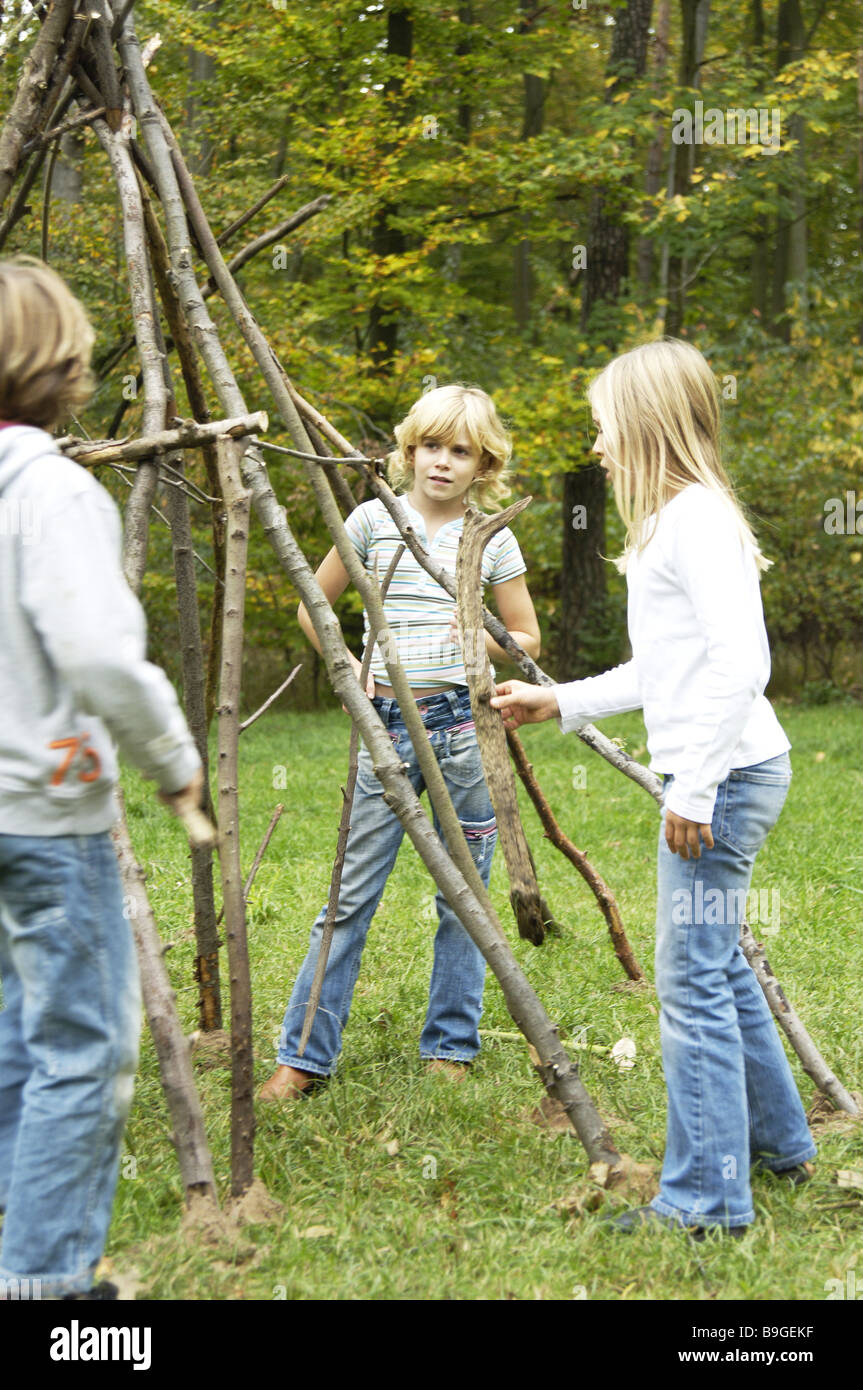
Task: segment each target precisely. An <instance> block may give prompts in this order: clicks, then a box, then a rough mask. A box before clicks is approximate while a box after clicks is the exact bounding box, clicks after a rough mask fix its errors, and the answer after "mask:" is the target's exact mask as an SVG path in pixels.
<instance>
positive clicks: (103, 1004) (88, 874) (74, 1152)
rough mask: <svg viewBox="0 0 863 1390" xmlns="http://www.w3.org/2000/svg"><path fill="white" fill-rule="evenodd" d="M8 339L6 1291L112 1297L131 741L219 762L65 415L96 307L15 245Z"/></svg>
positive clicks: (128, 995)
mask: <svg viewBox="0 0 863 1390" xmlns="http://www.w3.org/2000/svg"><path fill="white" fill-rule="evenodd" d="M0 342H2V344H3V351H2V354H0V710H2V712H3V718H2V720H0V977H2V985H3V1008H2V1012H0V1209H4V1208H5V1219H4V1223H3V1232H2V1243H0V1298H8V1297H15V1298H113V1297H116V1293H117V1291H116V1288H115V1287H114V1286H113V1285H112V1284H99V1285H94V1272H95V1269H96V1266H97V1264H98V1262H99V1259H100V1257H101V1255H102V1251H103V1248H104V1244H105V1239H106V1236H107V1231H108V1225H109V1222H110V1218H111V1207H112V1204H113V1197H114V1190H115V1187H116V1181H117V1169H118V1164H119V1153H120V1141H121V1138H122V1134H123V1128H124V1125H125V1121H126V1115H127V1113H128V1110H129V1105H130V1103H131V1098H132V1086H133V1080H134V1073H135V1067H136V1065H137V1053H138V1032H139V1028H140V990H139V984H138V972H137V963H136V959H135V952H134V944H133V941H132V934H131V931H130V927H129V923H128V921H127V920H126V917H125V916H124V912H123V893H122V888H121V884H120V878H119V874H118V871H117V865H116V859H115V856H114V851H113V847H112V842H111V838H110V835H109V833H108V832H109V829H110V827H111V825H112V823H113V822H114V820H115V819H116V803H115V798H114V786H115V783H116V780H117V762H116V757H115V753H114V747H113V741H116V743H117V744H119V747H120V749H121V751H122V752H123V754H124V755H125V756H126V757H127V758H128V759H129V760H130V761H131V762H133V763H134V764H135V765H136V766H137V767H139V768H140V769H141V770H142V771H143V772H144V773H145V775H147V776H149V777H152V778H154V779H155V780H156V782H157V783H158V785H159V788H160V790H161V792H162V794H163V796H164V797H165V799H171V798H172V797H174V796H177V797H179V796H187V795H188V794H189V793H192V794H193V795H194V796H195V798H196V799H200V793H201V789H202V786H203V781H202V774H201V760H200V758H199V756H198V752H197V750H196V748H195V745H194V742H193V740H192V737H191V734H190V733H189V730H188V728H187V726H186V722H185V719H184V718H183V715H182V712H181V710H180V708H179V705H178V703H177V699H176V696H175V694H174V690H173V687H172V686H171V685H170V683H169V682H168V680H167V678H166V677H165V675H164V674H163V673H162V672H161V671H160V670H158V669H157V668H156V667H155V666H151V665H149V664H148V663H147V662H146V661H145V659H144V653H145V624H144V616H143V613H142V611H141V607H140V605H139V603H138V601H137V599H136V598H135V597H134V595H133V594H132V593H131V591H130V589H129V587H128V585H127V583H126V580H125V578H124V576H123V572H122V569H121V565H120V545H121V530H120V520H119V516H118V514H117V509H116V507H115V506H114V503H113V502H112V500H111V498H110V497H109V496H108V494H107V492H106V491H105V490H104V488H103V487H102V486H101V485H100V484H99V483H97V482H96V480H95V479H94V478H93V477H92V476H91V474H89V473H88V472H86V471H85V470H84V469H83V468H81V467H79V465H78V464H76V463H73V462H72V461H71V460H69V459H67V458H64V457H63V456H62V455H61V453H60V451H59V450H58V448H57V445H56V444H55V442H54V440H53V439H52V437H51V435H50V434H48V433H47V430H48V429H49V428H50V427H52V426H53V425H55V424H56V423H58V422H59V421H60V420H62V419H63V418H64V415H66V414H68V413H69V412H70V411H71V410H74V409H75V408H76V407H78V406H79V405H81V404H83V402H84V401H85V400H86V399H87V397H88V395H89V393H90V380H89V360H90V351H91V347H92V343H93V331H92V329H91V327H90V324H89V323H88V321H87V317H86V315H85V313H84V310H83V308H82V307H81V305H80V304H79V303H78V301H77V300H76V299H75V298H74V297H73V296H72V294H71V293H70V292H69V290H68V289H67V288H66V286H65V285H64V283H63V281H62V280H61V279H60V278H59V276H57V275H55V274H54V272H53V271H51V270H49V269H48V267H47V266H44V265H42V264H41V263H40V262H38V261H34V260H30V259H29V258H23V257H22V258H19V259H16V260H14V261H6V262H0ZM10 1291H11V1292H10Z"/></svg>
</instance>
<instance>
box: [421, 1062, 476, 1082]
mask: <svg viewBox="0 0 863 1390" xmlns="http://www.w3.org/2000/svg"><path fill="white" fill-rule="evenodd" d="M469 1066H470V1063H469V1062H451V1061H448V1060H447V1058H445V1057H432V1059H431V1061H430V1062H429V1063H428V1065H427V1066H426V1071H427V1072H428V1073H429V1075H430V1076H431V1075H434V1074H435V1073H438V1074H439V1075H441V1076H447V1077H449V1079H450V1081H464V1079H465V1077H466V1076H467V1073H468V1068H469Z"/></svg>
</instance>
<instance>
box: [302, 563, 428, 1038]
mask: <svg viewBox="0 0 863 1390" xmlns="http://www.w3.org/2000/svg"><path fill="white" fill-rule="evenodd" d="M404 553H405V547H404V546H403V545H400V546H399V547H398V549H397V550H396V553H395V555H394V556H393V558H392V560H391V561H390V563H389V567H388V568H387V572H386V574H385V575H384V580H383V583H382V584H381V603H383V601H384V599H385V598H386V596H387V590H388V588H389V587H390V582H391V581H392V577H393V575H394V574H395V572H396V569H397V567H398V563H399V560H400V559H401V558H402V556H403V555H404ZM376 637H377V633H376V632H375V629H374V628H373V627H370V629H369V640H368V642H367V643H366V649H365V651H364V652H363V662H362V666H361V667H360V689H361V690H365V688H366V681H367V680H368V678H369V671H370V670H371V666H372V655H373V653H374V648H375V640H376ZM359 746H360V731H359V728H358V726H357V722H356V720H355V719H354V720H352V721H351V741H350V747H349V751H348V780H347V782H346V783H345V785H344V787H343V788H342V814H341V819H340V821H339V835H338V839H337V841H336V857H335V861H334V863H333V872H332V877H331V879H330V896H329V899H328V901H327V915H326V917H325V918H324V925H323V929H322V931H321V944H320V946H319V947H318V958H317V960H316V961H315V975H314V979H313V980H312V988H311V990H310V992H309V1002H308V1004H307V1005H306V1012H305V1017H304V1018H303V1031H302V1033H301V1034H300V1044H299V1047H298V1048H297V1056H298V1057H302V1056H303V1054H304V1053H305V1050H306V1043H307V1042H308V1041H309V1038H310V1036H311V1032H312V1024H313V1023H314V1021H315V1014H316V1013H317V1011H318V1004H319V1003H320V1002H321V990H322V989H323V987H324V975H325V974H326V971H327V961H328V960H329V958H330V946H331V944H332V940H333V932H334V931H335V926H336V913H337V911H338V907H339V893H340V892H341V887H342V870H343V869H344V866H345V851H346V849H347V847H348V835H349V834H350V829H351V810H352V809H353V804H354V791H355V789H356V785H357V768H358V755H359Z"/></svg>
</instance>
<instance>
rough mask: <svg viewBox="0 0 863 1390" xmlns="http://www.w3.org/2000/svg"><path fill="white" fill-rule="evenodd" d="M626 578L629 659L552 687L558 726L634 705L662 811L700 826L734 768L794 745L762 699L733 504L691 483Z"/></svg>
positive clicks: (752, 569)
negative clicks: (662, 793) (666, 785)
mask: <svg viewBox="0 0 863 1390" xmlns="http://www.w3.org/2000/svg"><path fill="white" fill-rule="evenodd" d="M626 582H627V587H628V590H629V606H628V622H629V640H630V642H631V644H632V660H631V661H628V662H626V663H625V664H624V665H623V666H615V667H614V669H613V670H611V671H606V672H605V673H604V674H603V675H601V676H590V677H588V679H587V680H581V681H572V682H571V683H570V684H568V685H558V686H556V687H555V693H556V695H557V701H558V705H559V707H560V714H561V718H560V727H561V729H562V730H563V732H564V733H569V732H570V730H573V729H576V728H578V727H579V725H581V724H586V723H588V722H590V721H592V720H594V719H601V718H603V717H604V716H606V715H610V714H620V713H622V712H623V711H625V710H634V709H643V710H644V722H645V725H646V727H647V748H648V751H649V753H650V755H651V758H650V766H651V767H652V768H653V769H654V771H655V772H664V773H673V775H674V782H673V783H672V785H671V788H670V790H669V792H668V795H667V797H666V800H665V805H666V806H667V807H668V809H669V810H670V811H673V812H674V813H675V815H678V816H683V817H684V818H685V819H686V820H693V821H696V822H697V823H698V824H699V825H709V824H710V821H711V819H712V816H713V806H714V802H715V800H716V789H717V787H718V786H719V783H720V782H723V781H724V780H725V778H726V777H727V776H728V773H729V772H730V770H731V769H732V768H740V767H751V766H752V765H753V764H754V763H760V762H765V761H767V759H769V758H776V757H778V756H779V754H780V753H785V752H787V750H788V749H789V748H790V747H791V745H790V743H789V742H788V739H787V738H786V736H785V733H784V731H783V729H782V726H781V724H780V723H779V720H778V719H777V718H776V715H775V714H774V712H773V708H772V706H771V704H770V702H769V700H767V699H766V697H765V695H764V687H765V686H766V685H767V681H768V679H769V677H770V649H769V647H768V644H767V632H766V630H765V627H764V613H763V610H762V607H761V591H760V589H759V585H758V569H757V567H756V564H755V555H754V552H753V550H752V546H751V545H748V544H744V540H743V537H742V536H741V533H740V529H739V526H738V523H737V519H736V516H735V513H734V511H733V509H732V507H731V505H730V503H728V502H726V501H725V500H724V499H723V498H722V497H721V496H719V495H718V494H717V493H715V492H712V491H711V489H710V488H707V487H704V486H703V485H702V484H701V483H693V484H692V485H691V486H690V487H687V488H684V490H683V491H682V492H679V493H678V494H677V496H676V497H674V498H672V500H671V501H670V502H668V503H666V505H665V506H664V507H663V508H662V510H661V511H660V513H659V519H658V521H657V523H656V529H655V532H654V534H653V536H652V538H651V540H650V541H649V542H648V543H647V545H646V546H645V548H644V549H643V550H642V551H640V552H633V554H632V556H631V557H630V561H629V564H628V568H627V575H626Z"/></svg>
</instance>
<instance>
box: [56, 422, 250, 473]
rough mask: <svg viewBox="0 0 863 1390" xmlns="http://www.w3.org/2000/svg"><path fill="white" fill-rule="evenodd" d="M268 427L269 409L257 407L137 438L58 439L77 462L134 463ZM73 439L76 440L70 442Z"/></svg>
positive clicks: (67, 437) (64, 449)
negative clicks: (249, 413)
mask: <svg viewBox="0 0 863 1390" xmlns="http://www.w3.org/2000/svg"><path fill="white" fill-rule="evenodd" d="M268 428H269V416H268V415H267V413H266V411H265V410H256V411H255V412H254V413H253V414H251V415H241V416H238V417H237V418H236V419H232V420H209V421H207V422H206V423H205V424H198V422H197V421H196V420H184V421H183V423H182V425H179V426H178V427H177V429H173V430H158V431H157V432H156V433H154V434H148V435H141V436H139V438H137V439H129V440H119V441H117V440H113V439H107V440H95V441H91V440H86V441H81V440H79V439H76V438H75V437H74V436H73V435H64V436H63V438H62V439H58V440H57V443H58V444H59V446H60V448H61V449H62V451H63V453H64V454H66V455H68V457H69V458H73V459H75V460H77V462H78V463H83V464H87V465H89V464H96V463H115V462H118V461H120V460H122V461H124V462H127V463H134V462H135V461H136V460H137V459H143V458H150V456H151V455H152V454H157V453H161V452H162V451H163V450H170V451H172V452H173V450H175V449H196V448H200V447H201V446H202V445H204V444H212V443H214V442H215V440H217V439H219V438H221V437H222V436H225V435H228V436H230V438H231V439H241V438H242V437H243V436H244V435H250V434H256V433H257V431H258V430H266V429H268ZM73 439H74V443H73V442H71V441H72V440H73Z"/></svg>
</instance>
